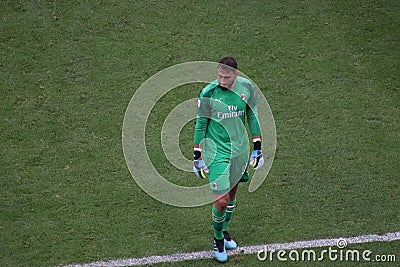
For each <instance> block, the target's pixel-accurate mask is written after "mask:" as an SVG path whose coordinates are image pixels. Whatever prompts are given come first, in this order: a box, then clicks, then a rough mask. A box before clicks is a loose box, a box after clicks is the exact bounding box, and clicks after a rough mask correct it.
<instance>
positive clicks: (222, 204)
mask: <svg viewBox="0 0 400 267" xmlns="http://www.w3.org/2000/svg"><path fill="white" fill-rule="evenodd" d="M214 206H215V207H216V208H217V209H218V210H219V211H223V210H225V209H226V207H227V206H228V198H227V197H226V196H224V197H221V198H218V199H216V200H215V201H214Z"/></svg>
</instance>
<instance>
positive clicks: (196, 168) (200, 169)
mask: <svg viewBox="0 0 400 267" xmlns="http://www.w3.org/2000/svg"><path fill="white" fill-rule="evenodd" d="M193 172H194V173H195V174H196V176H197V177H199V178H200V179H205V178H207V174H208V173H209V172H210V171H209V170H208V168H207V166H206V164H205V163H204V160H202V159H197V160H194V161H193Z"/></svg>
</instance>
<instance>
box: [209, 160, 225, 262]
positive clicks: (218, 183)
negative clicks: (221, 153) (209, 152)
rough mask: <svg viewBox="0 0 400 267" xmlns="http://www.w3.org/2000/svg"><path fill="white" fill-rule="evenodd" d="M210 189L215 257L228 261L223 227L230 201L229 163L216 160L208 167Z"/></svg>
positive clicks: (221, 260)
mask: <svg viewBox="0 0 400 267" xmlns="http://www.w3.org/2000/svg"><path fill="white" fill-rule="evenodd" d="M208 168H209V170H210V173H209V174H208V179H209V182H210V188H211V191H212V193H213V194H214V203H213V207H212V223H213V230H214V257H215V259H216V260H217V261H219V262H225V261H227V254H226V250H225V245H224V233H223V225H224V222H225V218H226V208H227V205H228V201H229V187H230V182H229V161H228V160H223V159H222V160H219V159H214V161H213V162H212V163H211V164H210V166H209V167H208Z"/></svg>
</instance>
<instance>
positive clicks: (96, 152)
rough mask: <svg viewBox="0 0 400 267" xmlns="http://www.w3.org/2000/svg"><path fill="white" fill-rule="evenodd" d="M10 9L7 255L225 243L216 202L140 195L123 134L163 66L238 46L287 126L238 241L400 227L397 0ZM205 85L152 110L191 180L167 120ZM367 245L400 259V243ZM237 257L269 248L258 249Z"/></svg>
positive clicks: (187, 137)
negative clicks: (216, 221) (182, 202)
mask: <svg viewBox="0 0 400 267" xmlns="http://www.w3.org/2000/svg"><path fill="white" fill-rule="evenodd" d="M0 6H1V8H0V92H1V94H0V120H1V122H0V141H1V142H0V148H1V154H0V155H1V156H0V166H1V167H0V171H1V172H0V185H1V186H0V266H54V265H66V264H73V263H88V262H92V261H98V260H107V259H119V258H131V257H143V256H149V255H164V254H174V253H180V252H191V251H202V250H211V248H212V247H211V240H212V228H211V217H210V205H206V206H202V207H197V208H177V207H172V206H168V205H165V204H163V203H160V202H158V201H156V200H154V199H153V198H151V197H150V196H148V195H147V194H146V193H145V192H143V191H142V190H141V189H140V188H139V186H138V185H137V184H136V183H135V182H134V180H133V179H132V177H131V176H130V173H129V171H128V168H127V166H126V163H125V160H124V155H123V152H122V144H121V130H122V122H123V118H124V112H125V109H126V107H127V105H128V103H129V101H130V99H131V97H132V96H133V94H134V93H135V90H136V89H137V88H138V87H139V86H140V85H141V84H142V83H143V82H144V81H146V80H147V79H148V78H149V77H151V76H152V75H153V74H155V73H157V72H158V71H161V70H163V69H164V68H167V67H170V66H172V65H175V64H178V63H183V62H188V61H195V60H205V61H214V62H215V61H218V60H219V59H220V58H221V57H223V56H226V55H231V56H234V57H236V58H237V60H238V64H239V69H240V70H241V71H242V72H244V73H246V74H247V75H248V76H250V78H251V79H252V80H253V81H254V82H255V83H256V84H257V85H258V86H259V87H260V89H261V90H262V92H263V94H264V95H265V97H266V98H267V100H268V103H269V105H270V106H271V109H272V111H273V114H274V118H275V122H276V129H277V151H276V157H275V160H274V163H273V165H272V168H271V171H270V174H269V175H268V177H267V179H266V181H265V182H264V183H263V184H262V186H261V187H260V188H259V189H258V190H257V191H255V192H254V193H249V192H248V190H247V185H244V186H242V187H241V188H240V190H239V193H238V202H237V208H236V210H235V214H234V217H233V219H232V224H231V233H232V235H233V236H234V237H235V238H236V239H237V241H238V242H239V244H240V245H257V244H268V243H274V242H292V241H296V240H309V239H317V238H329V237H338V236H354V235H362V234H369V233H376V234H379V233H387V232H394V231H399V230H400V224H399V222H400V209H399V207H400V175H399V173H400V164H399V162H400V82H399V73H400V49H399V43H400V16H399V14H400V2H399V1H395V0H392V1H390V0H385V1H374V0H366V1H356V0H349V1H342V0H340V1H328V0H323V1H314V0H310V1H240V0H233V1H203V0H200V1H158V0H157V1H156V0H154V1H144V2H143V1H118V0H116V1H97V0H96V1H50V0H49V1H2V2H1V4H0ZM200 88H201V86H199V85H198V84H197V85H186V86H184V87H179V88H176V89H175V90H173V91H171V92H170V93H169V94H167V95H166V96H165V97H164V98H163V99H161V100H160V103H158V105H156V108H155V109H154V110H153V112H152V114H151V116H150V118H149V120H150V122H151V123H149V125H148V129H149V132H150V133H152V134H149V135H148V136H147V141H148V143H147V145H148V149H149V153H150V156H151V159H152V162H154V165H155V166H156V167H157V169H158V170H159V171H160V172H162V173H163V174H165V176H166V177H167V178H168V179H169V180H171V181H173V182H174V183H177V184H182V185H190V184H195V183H199V182H198V181H197V180H195V179H196V178H195V177H194V175H193V174H190V173H185V172H182V171H179V170H176V169H175V168H173V167H172V166H171V165H170V164H168V161H167V160H166V158H165V157H164V154H163V153H162V150H161V145H160V140H159V138H160V129H161V126H162V120H163V118H165V114H167V113H168V112H169V111H171V110H172V109H173V108H174V106H175V105H177V104H179V103H180V102H182V101H185V100H186V99H188V98H192V97H196V96H197V94H198V92H199V90H200ZM183 89H184V90H185V91H184V92H185V93H182V92H183V91H182V90H183ZM188 92H189V93H188ZM192 134H193V123H188V124H187V125H186V126H185V127H184V128H183V130H182V132H181V134H180V146H181V149H182V151H184V154H185V156H187V157H188V158H190V157H191V154H192ZM265 138H268V137H265ZM358 246H359V247H362V248H363V249H368V248H370V249H371V250H376V251H377V252H380V253H397V258H398V261H399V260H400V254H398V252H399V251H400V249H399V248H400V243H399V242H398V241H396V242H389V243H379V244H377V243H373V244H362V245H358ZM213 262H214V261H213V260H211V259H210V260H199V261H189V262H185V263H180V265H181V266H184V265H186V264H189V265H193V266H204V265H211V264H213ZM177 264H178V263H177ZM229 264H230V266H231V265H232V266H251V265H257V264H260V262H259V261H258V260H257V258H256V256H255V255H247V256H243V257H241V256H235V257H232V258H231V259H230V260H229ZM279 264H282V265H284V266H288V265H289V264H290V263H279ZM331 264H332V263H330V262H328V263H324V262H322V263H319V264H318V265H326V266H330V265H331ZM164 265H165V266H167V265H168V264H160V266H164ZM266 265H267V264H266ZM298 265H299V266H301V264H298ZM338 265H340V264H338Z"/></svg>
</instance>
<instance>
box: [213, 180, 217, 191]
mask: <svg viewBox="0 0 400 267" xmlns="http://www.w3.org/2000/svg"><path fill="white" fill-rule="evenodd" d="M213 187H214V190H217V189H218V185H217V183H216V182H214V183H213Z"/></svg>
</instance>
